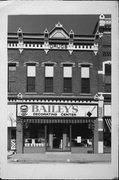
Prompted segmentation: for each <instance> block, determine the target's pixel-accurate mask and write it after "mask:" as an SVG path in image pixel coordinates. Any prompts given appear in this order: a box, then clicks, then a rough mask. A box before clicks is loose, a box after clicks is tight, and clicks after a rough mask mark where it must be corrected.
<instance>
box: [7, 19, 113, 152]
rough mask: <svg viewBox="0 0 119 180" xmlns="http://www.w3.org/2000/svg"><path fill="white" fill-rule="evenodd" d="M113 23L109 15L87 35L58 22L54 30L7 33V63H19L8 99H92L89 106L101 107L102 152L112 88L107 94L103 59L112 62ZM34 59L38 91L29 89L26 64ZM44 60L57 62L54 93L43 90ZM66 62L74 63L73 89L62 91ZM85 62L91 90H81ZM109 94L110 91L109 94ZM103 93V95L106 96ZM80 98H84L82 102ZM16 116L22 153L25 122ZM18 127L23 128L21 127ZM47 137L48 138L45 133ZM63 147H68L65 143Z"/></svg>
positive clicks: (98, 148) (98, 143)
mask: <svg viewBox="0 0 119 180" xmlns="http://www.w3.org/2000/svg"><path fill="white" fill-rule="evenodd" d="M101 18H102V19H103V21H104V22H105V18H104V17H102V16H100V18H99V22H100V21H101ZM107 26H108V28H107ZM110 26H111V24H110V19H108V24H106V22H105V25H103V28H102V27H101V26H100V24H99V25H98V26H96V28H95V31H94V34H93V35H88V36H87V35H84V36H81V35H75V34H74V33H73V31H71V32H70V33H67V32H66V30H64V28H63V26H62V25H61V24H60V23H58V24H57V25H56V26H55V28H54V29H53V30H52V31H51V32H48V31H45V32H44V33H41V34H39V35H38V34H28V33H26V34H25V33H23V32H22V30H21V29H19V30H18V32H17V33H14V34H8V63H9V65H10V64H11V65H12V64H16V71H15V72H14V76H15V77H14V88H12V91H11V92H10V91H9V92H8V100H9V103H11V104H12V101H15V102H16V104H17V103H19V101H20V100H22V101H23V102H25V101H24V100H27V102H28V103H30V102H32V103H34V101H32V100H36V101H38V100H42V99H43V100H44V103H46V102H47V101H49V102H51V101H52V103H53V102H54V100H55V102H56V101H57V100H59V101H57V103H58V102H60V103H61V102H63V103H65V100H67V99H68V100H70V101H71V102H74V101H75V102H76V100H78V102H79V103H80V104H81V103H82V105H83V104H84V103H86V104H88V103H89V102H90V104H88V105H89V106H90V105H91V103H92V104H94V103H97V106H98V108H99V109H98V111H99V112H98V113H99V114H100V109H101V117H99V116H98V115H99V114H98V115H97V116H98V117H97V118H96V120H95V122H94V143H93V146H94V147H93V152H94V153H103V133H102V132H103V118H104V114H103V113H102V109H103V106H104V104H103V101H104V102H106V101H107V99H108V102H109V103H111V92H110V93H107V94H106V92H105V73H104V62H105V61H107V62H108V61H109V62H111V32H110ZM34 63H35V66H36V76H35V92H27V65H29V64H34ZM45 63H46V64H53V66H54V77H53V92H51V93H46V92H45V91H44V89H45V65H46V64H45ZM64 64H65V65H66V64H70V65H71V66H72V92H71V93H64V92H63V65H64ZM82 65H88V67H89V69H90V73H89V79H90V80H89V81H90V92H89V93H82V92H81V68H82ZM12 73H13V72H10V71H9V74H8V75H9V78H8V81H9V82H8V86H9V83H10V81H12V79H10V78H13V77H12V76H11V74H12ZM108 82H110V80H108ZM108 84H109V83H108ZM11 86H12V85H11ZM100 93H101V95H100ZM20 94H21V95H22V96H21V97H19V95H20ZM96 94H97V95H98V97H97V99H96V98H95V95H96ZM106 95H108V98H107V96H106ZM102 96H104V99H103V98H102ZM106 98H107V99H106ZM80 100H82V101H81V102H80ZM15 102H14V103H15ZM101 102H102V103H101ZM20 103H21V102H20ZM46 104H47V103H46ZM91 115H92V113H91ZM17 118H18V119H17ZM16 119H17V120H16V121H17V152H18V153H23V152H26V149H25V150H23V147H22V146H23V142H21V141H23V139H22V140H21V137H22V138H23V127H22V126H24V124H23V122H22V126H20V123H19V117H16ZM20 121H21V120H20ZM19 126H20V127H19ZM19 128H20V129H21V131H19ZM48 128H49V126H48ZM46 129H47V127H46V126H45V133H46ZM63 129H64V126H63ZM70 129H71V127H70ZM50 130H51V129H50ZM50 130H48V131H47V133H48V132H49V139H50V140H49V141H50V142H49V144H52V143H53V140H52V138H53V136H52V133H51V134H50ZM63 132H64V134H63V144H66V139H67V135H66V129H65V130H63ZM67 132H68V131H67ZM70 136H71V131H70ZM45 141H47V137H46V135H45ZM70 143H71V140H70ZM52 146H53V144H52ZM63 149H65V147H64V145H63ZM72 151H73V150H72Z"/></svg>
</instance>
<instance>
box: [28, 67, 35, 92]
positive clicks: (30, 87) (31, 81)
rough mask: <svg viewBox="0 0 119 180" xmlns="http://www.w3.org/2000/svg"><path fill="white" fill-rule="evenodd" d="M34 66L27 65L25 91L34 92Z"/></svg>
mask: <svg viewBox="0 0 119 180" xmlns="http://www.w3.org/2000/svg"><path fill="white" fill-rule="evenodd" d="M35 77H36V66H35V65H28V66H27V92H35Z"/></svg>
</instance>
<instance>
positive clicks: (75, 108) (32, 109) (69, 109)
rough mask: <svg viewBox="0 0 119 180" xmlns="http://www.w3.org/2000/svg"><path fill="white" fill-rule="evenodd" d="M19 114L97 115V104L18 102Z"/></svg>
mask: <svg viewBox="0 0 119 180" xmlns="http://www.w3.org/2000/svg"><path fill="white" fill-rule="evenodd" d="M17 116H32V117H97V106H96V105H65V104H60V105H58V104H18V105H17Z"/></svg>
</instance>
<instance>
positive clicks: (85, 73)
mask: <svg viewBox="0 0 119 180" xmlns="http://www.w3.org/2000/svg"><path fill="white" fill-rule="evenodd" d="M81 93H90V67H89V66H82V67H81Z"/></svg>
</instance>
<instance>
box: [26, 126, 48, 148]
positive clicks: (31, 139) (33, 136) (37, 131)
mask: <svg viewBox="0 0 119 180" xmlns="http://www.w3.org/2000/svg"><path fill="white" fill-rule="evenodd" d="M24 146H25V147H45V125H41V124H34V123H33V124H32V123H24Z"/></svg>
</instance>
